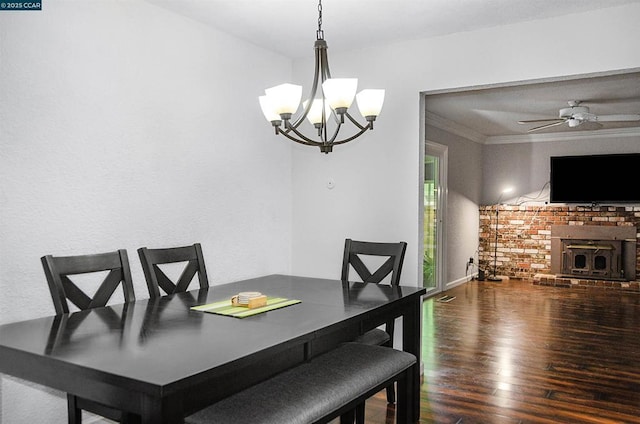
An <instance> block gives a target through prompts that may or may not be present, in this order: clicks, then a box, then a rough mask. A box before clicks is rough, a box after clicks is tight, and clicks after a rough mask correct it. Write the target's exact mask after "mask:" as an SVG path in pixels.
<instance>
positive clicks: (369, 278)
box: [341, 239, 407, 285]
mask: <svg viewBox="0 0 640 424" xmlns="http://www.w3.org/2000/svg"><path fill="white" fill-rule="evenodd" d="M406 250H407V243H406V242H404V241H401V242H398V243H376V242H367V241H355V240H351V239H346V240H345V242H344V257H343V259H342V276H341V279H342V281H348V280H349V269H350V268H351V267H353V269H354V270H355V271H356V272H357V273H358V275H359V276H360V278H361V279H362V281H363V282H365V283H380V282H381V281H382V280H383V279H385V278H386V277H387V275H389V274H391V284H392V285H398V284H400V273H401V272H402V262H403V261H404V253H405V251H406ZM359 255H363V256H383V257H387V260H386V261H385V262H384V263H383V264H382V265H380V267H378V269H377V270H374V272H371V270H370V269H369V268H368V267H367V266H366V265H365V264H364V262H363V261H362V259H361V258H360V256H359Z"/></svg>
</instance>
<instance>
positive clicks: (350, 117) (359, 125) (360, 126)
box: [344, 112, 371, 130]
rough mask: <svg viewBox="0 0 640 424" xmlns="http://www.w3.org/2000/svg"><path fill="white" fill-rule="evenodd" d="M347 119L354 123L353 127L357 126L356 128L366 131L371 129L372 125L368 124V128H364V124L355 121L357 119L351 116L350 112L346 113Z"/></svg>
mask: <svg viewBox="0 0 640 424" xmlns="http://www.w3.org/2000/svg"><path fill="white" fill-rule="evenodd" d="M344 114H345V115H346V116H347V118H349V120H350V121H351V122H352V123H353V125H355V126H356V127H358V128H360V129H361V130H366V129H369V128H370V127H371V124H367V126H366V127H363V126H362V124H360V123H359V122H358V121H356V120H355V118H354V117H353V116H351V114H349V112H345V113H344Z"/></svg>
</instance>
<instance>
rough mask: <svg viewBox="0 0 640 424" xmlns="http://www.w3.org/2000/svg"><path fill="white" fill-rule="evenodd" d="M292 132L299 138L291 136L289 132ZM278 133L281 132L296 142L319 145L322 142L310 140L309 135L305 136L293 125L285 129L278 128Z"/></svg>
mask: <svg viewBox="0 0 640 424" xmlns="http://www.w3.org/2000/svg"><path fill="white" fill-rule="evenodd" d="M291 132H293V133H294V134H295V135H297V136H298V137H300V138H299V139H298V138H296V137H294V136H292V135H291V134H290V133H291ZM278 133H280V134H282V135H283V136H285V137H287V138H288V139H289V140H293V141H295V142H297V143H300V144H306V145H307V146H319V145H321V144H322V143H321V142H318V141H315V140H312V139H310V138H309V137H307V136H305V135H304V134H302V133H301V132H300V131H298V129H297V128H295V127H293V126H289V128H287V129H286V130H284V131H283V130H281V129H280V128H278Z"/></svg>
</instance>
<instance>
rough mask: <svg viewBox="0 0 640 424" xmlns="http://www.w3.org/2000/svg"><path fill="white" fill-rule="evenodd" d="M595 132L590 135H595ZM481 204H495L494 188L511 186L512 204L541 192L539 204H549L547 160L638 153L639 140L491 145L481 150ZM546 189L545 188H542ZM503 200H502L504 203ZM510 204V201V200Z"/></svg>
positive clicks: (587, 140)
mask: <svg viewBox="0 0 640 424" xmlns="http://www.w3.org/2000/svg"><path fill="white" fill-rule="evenodd" d="M596 133H597V132H594V133H593V134H594V135H595V134H596ZM484 152H485V155H484V160H483V169H484V170H485V172H484V176H483V185H484V187H485V189H484V191H483V193H484V196H483V201H482V203H481V204H485V205H486V204H492V203H494V202H495V201H496V200H497V196H496V194H495V191H494V190H495V187H504V186H511V187H513V188H514V192H513V193H511V194H509V197H510V198H513V199H514V200H515V201H517V200H518V198H519V197H521V196H530V197H531V196H534V195H537V194H538V193H540V192H541V191H542V189H543V188H544V189H545V190H544V191H543V195H542V196H541V198H540V199H539V202H544V201H548V200H549V187H548V185H547V183H548V182H549V175H550V162H549V158H550V157H551V156H570V155H585V154H605V153H640V137H639V136H637V135H636V136H628V137H619V138H592V137H590V138H585V139H576V140H567V141H560V142H544V143H543V142H538V143H518V144H495V145H487V146H485V148H484ZM545 186H546V187H545ZM505 200H506V199H505ZM510 201H511V200H510Z"/></svg>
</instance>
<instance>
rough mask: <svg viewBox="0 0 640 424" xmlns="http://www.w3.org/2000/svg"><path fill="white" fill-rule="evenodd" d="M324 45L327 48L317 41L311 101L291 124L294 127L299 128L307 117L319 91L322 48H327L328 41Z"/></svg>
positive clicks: (310, 94)
mask: <svg viewBox="0 0 640 424" xmlns="http://www.w3.org/2000/svg"><path fill="white" fill-rule="evenodd" d="M320 44H322V43H320ZM324 45H325V48H321V47H320V45H319V43H318V42H317V41H316V46H315V56H316V66H315V68H316V69H315V73H314V75H313V84H312V85H311V93H309V102H308V103H307V107H305V108H304V113H303V114H302V115H301V116H300V117H298V119H296V121H295V122H294V123H293V124H291V125H292V126H293V127H294V128H298V127H299V126H300V124H301V123H302V122H303V121H304V118H306V117H307V115H308V114H309V111H310V110H311V105H312V104H313V99H315V97H316V93H317V92H318V75H319V74H320V72H321V67H322V66H321V53H320V50H326V43H325V44H324ZM325 56H326V54H325Z"/></svg>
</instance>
